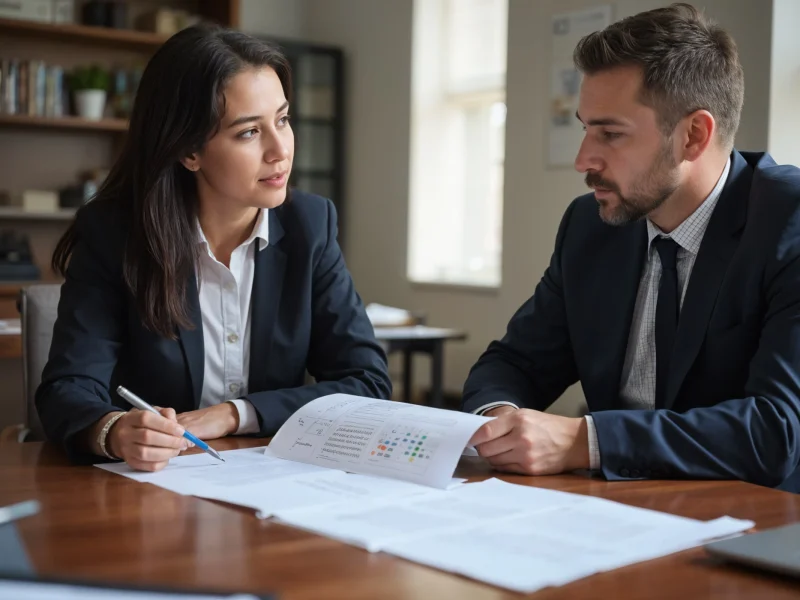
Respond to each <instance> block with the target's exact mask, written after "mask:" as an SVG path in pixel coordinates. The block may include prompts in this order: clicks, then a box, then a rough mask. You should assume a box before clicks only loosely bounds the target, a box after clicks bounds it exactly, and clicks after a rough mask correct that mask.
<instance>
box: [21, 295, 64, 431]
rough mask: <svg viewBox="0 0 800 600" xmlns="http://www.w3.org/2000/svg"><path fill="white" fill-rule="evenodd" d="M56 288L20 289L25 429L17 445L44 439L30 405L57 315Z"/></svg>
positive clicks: (57, 296) (40, 375) (32, 404)
mask: <svg viewBox="0 0 800 600" xmlns="http://www.w3.org/2000/svg"><path fill="white" fill-rule="evenodd" d="M60 295H61V285H60V284H47V283H41V284H36V285H30V286H28V287H26V288H23V289H22V293H21V295H20V306H19V310H20V319H21V321H22V379H23V391H24V393H25V428H24V429H23V431H22V432H20V435H19V437H18V439H19V441H21V442H22V441H25V442H30V441H40V440H43V439H44V432H43V431H42V424H41V422H40V421H39V415H38V413H37V412H36V404H35V402H34V399H35V396H36V388H38V387H39V383H40V382H41V381H42V370H44V366H45V364H46V363H47V356H48V354H49V353H50V342H51V341H52V340H53V325H54V324H55V322H56V314H57V312H58V299H59V297H60Z"/></svg>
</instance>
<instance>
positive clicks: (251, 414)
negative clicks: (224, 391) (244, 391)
mask: <svg viewBox="0 0 800 600" xmlns="http://www.w3.org/2000/svg"><path fill="white" fill-rule="evenodd" d="M228 402H230V403H231V404H233V405H234V406H235V407H236V411H237V412H238V413H239V429H237V430H236V433H235V434H234V435H244V434H245V433H258V432H259V430H260V429H261V428H260V427H259V426H258V412H257V411H256V407H255V406H253V405H252V404H250V403H249V402H248V401H247V400H242V399H241V398H238V399H236V400H228Z"/></svg>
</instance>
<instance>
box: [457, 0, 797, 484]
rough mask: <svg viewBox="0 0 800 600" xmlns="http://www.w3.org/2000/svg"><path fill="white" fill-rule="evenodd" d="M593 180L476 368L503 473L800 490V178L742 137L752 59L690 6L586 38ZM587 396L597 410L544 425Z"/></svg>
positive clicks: (584, 117)
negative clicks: (569, 401) (587, 473)
mask: <svg viewBox="0 0 800 600" xmlns="http://www.w3.org/2000/svg"><path fill="white" fill-rule="evenodd" d="M575 63H576V65H577V67H578V68H579V69H580V70H581V71H582V72H583V74H584V76H585V77H584V80H583V83H582V86H581V91H580V100H579V108H578V113H577V117H578V119H580V120H581V122H582V123H583V125H584V128H585V130H586V135H585V137H584V139H583V142H582V144H581V147H580V150H579V152H578V156H577V158H576V159H575V168H576V169H577V170H578V171H579V172H581V173H583V174H585V179H586V184H587V185H588V186H589V187H590V188H592V189H593V190H594V193H592V194H587V195H585V196H581V197H579V198H577V199H576V200H575V201H574V202H573V203H572V204H571V205H570V207H569V208H568V209H567V211H566V214H565V215H564V218H563V220H562V222H561V226H560V228H559V230H558V234H557V236H556V243H555V251H554V253H553V256H552V259H551V262H550V265H549V267H548V269H547V270H546V272H545V273H544V276H543V277H542V279H541V281H540V283H539V284H538V286H537V287H536V290H535V293H534V295H533V297H532V298H530V299H529V300H528V301H527V302H526V303H525V304H524V305H523V306H522V307H521V308H520V309H519V311H518V312H517V313H516V314H515V315H514V317H513V318H512V319H511V322H510V323H509V325H508V331H507V333H506V335H505V337H504V338H503V339H502V340H500V341H496V342H493V343H492V344H491V345H490V346H489V348H488V350H487V351H486V352H485V353H484V354H483V356H481V358H480V360H479V361H478V363H477V364H476V365H475V366H474V367H473V369H472V371H471V372H470V375H469V378H468V379H467V382H466V384H465V387H464V401H463V406H462V408H463V410H465V411H469V412H476V413H481V414H486V415H489V416H494V417H497V418H496V419H493V420H492V421H490V422H488V423H486V424H485V425H484V426H483V427H482V428H481V429H480V430H478V432H477V433H476V434H475V436H474V437H473V443H475V445H476V447H477V449H478V452H479V453H480V454H481V455H482V456H484V457H486V458H487V459H488V461H489V462H490V463H491V464H492V465H493V466H494V467H495V468H497V469H499V470H504V471H509V472H517V473H524V474H532V475H538V474H552V473H560V472H563V471H567V470H572V469H579V468H591V469H598V470H601V471H602V473H603V474H604V475H605V477H606V478H608V479H609V480H621V479H648V478H652V479H660V478H703V479H741V480H744V481H750V482H754V483H759V484H762V485H767V486H781V487H782V488H783V489H789V490H792V491H800V470H798V462H800V169H797V168H795V167H779V166H777V165H776V164H775V162H774V161H773V160H772V158H771V157H770V156H769V155H768V154H765V153H739V152H737V151H736V150H734V149H733V140H734V135H735V133H736V130H737V128H738V124H739V116H740V113H741V108H742V102H743V96H744V83H743V74H742V69H741V65H740V63H739V58H738V55H737V50H736V46H735V43H734V42H733V40H732V39H731V37H730V36H729V35H728V34H727V33H726V32H725V31H723V30H722V29H720V28H719V27H717V26H716V25H714V24H712V23H710V22H708V21H707V20H706V19H705V18H704V17H703V16H702V15H701V14H700V13H698V11H696V10H695V9H694V8H693V7H691V6H689V5H686V4H678V5H673V6H670V7H668V8H662V9H658V10H653V11H649V12H645V13H641V14H639V15H636V16H633V17H630V18H627V19H624V20H622V21H620V22H618V23H615V24H612V25H611V26H609V27H607V28H606V29H605V30H603V31H600V32H596V33H593V34H591V35H589V36H587V37H585V38H584V39H583V40H581V42H580V43H579V45H578V47H577V48H576V50H575ZM576 381H580V382H581V385H582V387H583V391H584V394H585V396H586V400H587V404H588V407H589V411H590V413H589V414H588V415H587V416H586V417H585V418H578V419H573V418H566V417H562V416H557V415H550V414H546V413H544V412H541V411H543V410H545V409H546V408H547V407H548V406H549V405H550V404H552V403H553V402H554V401H555V400H556V399H557V398H558V397H559V396H560V395H561V394H562V393H563V391H564V390H565V389H566V388H567V386H569V385H571V384H572V383H574V382H576Z"/></svg>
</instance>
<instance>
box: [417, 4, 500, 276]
mask: <svg viewBox="0 0 800 600" xmlns="http://www.w3.org/2000/svg"><path fill="white" fill-rule="evenodd" d="M507 24H508V4H507V0H415V4H414V40H413V44H414V50H413V76H412V106H411V110H412V112H411V160H410V164H411V185H410V199H409V211H410V218H409V244H408V248H409V256H408V277H409V279H410V280H411V281H415V282H425V283H445V284H448V283H449V284H460V285H475V286H484V287H496V286H499V285H500V273H501V254H502V215H503V162H504V148H505V120H506V119H505V118H506V107H505V71H506V37H507Z"/></svg>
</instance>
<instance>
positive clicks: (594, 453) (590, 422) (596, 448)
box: [584, 415, 600, 471]
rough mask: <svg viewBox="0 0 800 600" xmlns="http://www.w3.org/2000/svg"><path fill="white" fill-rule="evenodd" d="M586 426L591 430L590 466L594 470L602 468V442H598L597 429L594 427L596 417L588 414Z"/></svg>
mask: <svg viewBox="0 0 800 600" xmlns="http://www.w3.org/2000/svg"><path fill="white" fill-rule="evenodd" d="M584 418H585V419H586V427H587V429H588V430H589V468H590V469H591V470H592V471H598V470H599V469H600V444H599V443H598V442H597V430H596V429H595V428H594V419H593V418H592V416H591V415H586V416H585V417H584Z"/></svg>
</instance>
